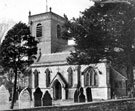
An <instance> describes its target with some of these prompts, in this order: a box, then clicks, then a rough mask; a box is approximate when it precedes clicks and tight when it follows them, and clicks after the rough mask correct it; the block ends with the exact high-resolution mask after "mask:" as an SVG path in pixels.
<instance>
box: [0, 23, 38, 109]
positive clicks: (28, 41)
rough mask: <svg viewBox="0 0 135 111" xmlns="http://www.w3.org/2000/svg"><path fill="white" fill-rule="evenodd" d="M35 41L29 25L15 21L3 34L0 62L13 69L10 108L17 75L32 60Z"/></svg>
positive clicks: (5, 67) (6, 68) (35, 48)
mask: <svg viewBox="0 0 135 111" xmlns="http://www.w3.org/2000/svg"><path fill="white" fill-rule="evenodd" d="M37 43H38V42H37V41H36V40H35V38H34V37H32V36H31V34H30V30H29V27H28V26H27V25H26V24H24V23H21V22H19V23H17V24H16V25H14V27H13V28H12V29H10V30H9V31H8V33H7V35H6V36H5V40H4V41H3V42H2V45H1V47H0V60H1V61H0V63H1V65H2V67H3V68H4V69H5V70H9V69H13V72H14V92H13V98H12V102H11V109H13V107H14V102H15V95H16V85H17V77H18V75H19V74H20V73H18V71H19V72H20V71H21V72H25V71H26V69H27V68H28V67H29V66H30V65H31V64H32V63H33V62H34V59H35V58H36V56H35V55H36V54H37Z"/></svg>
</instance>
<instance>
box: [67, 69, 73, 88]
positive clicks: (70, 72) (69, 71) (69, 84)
mask: <svg viewBox="0 0 135 111" xmlns="http://www.w3.org/2000/svg"><path fill="white" fill-rule="evenodd" d="M67 72H68V86H69V87H72V85H73V70H72V68H71V67H69V68H68V70H67Z"/></svg>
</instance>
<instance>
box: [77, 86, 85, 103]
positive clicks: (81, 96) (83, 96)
mask: <svg viewBox="0 0 135 111" xmlns="http://www.w3.org/2000/svg"><path fill="white" fill-rule="evenodd" d="M78 101H79V102H85V95H84V94H83V88H82V87H81V88H80V89H79V96H78Z"/></svg>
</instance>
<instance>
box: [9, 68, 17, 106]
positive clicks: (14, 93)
mask: <svg viewBox="0 0 135 111" xmlns="http://www.w3.org/2000/svg"><path fill="white" fill-rule="evenodd" d="M14 73H15V80H14V91H13V97H12V102H11V107H10V108H11V109H13V108H14V103H15V96H16V85H17V68H14Z"/></svg>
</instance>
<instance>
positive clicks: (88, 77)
mask: <svg viewBox="0 0 135 111" xmlns="http://www.w3.org/2000/svg"><path fill="white" fill-rule="evenodd" d="M83 74H84V85H85V86H97V85H98V75H97V72H96V71H95V70H94V68H92V67H88V68H86V69H85V70H84V72H83Z"/></svg>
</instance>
